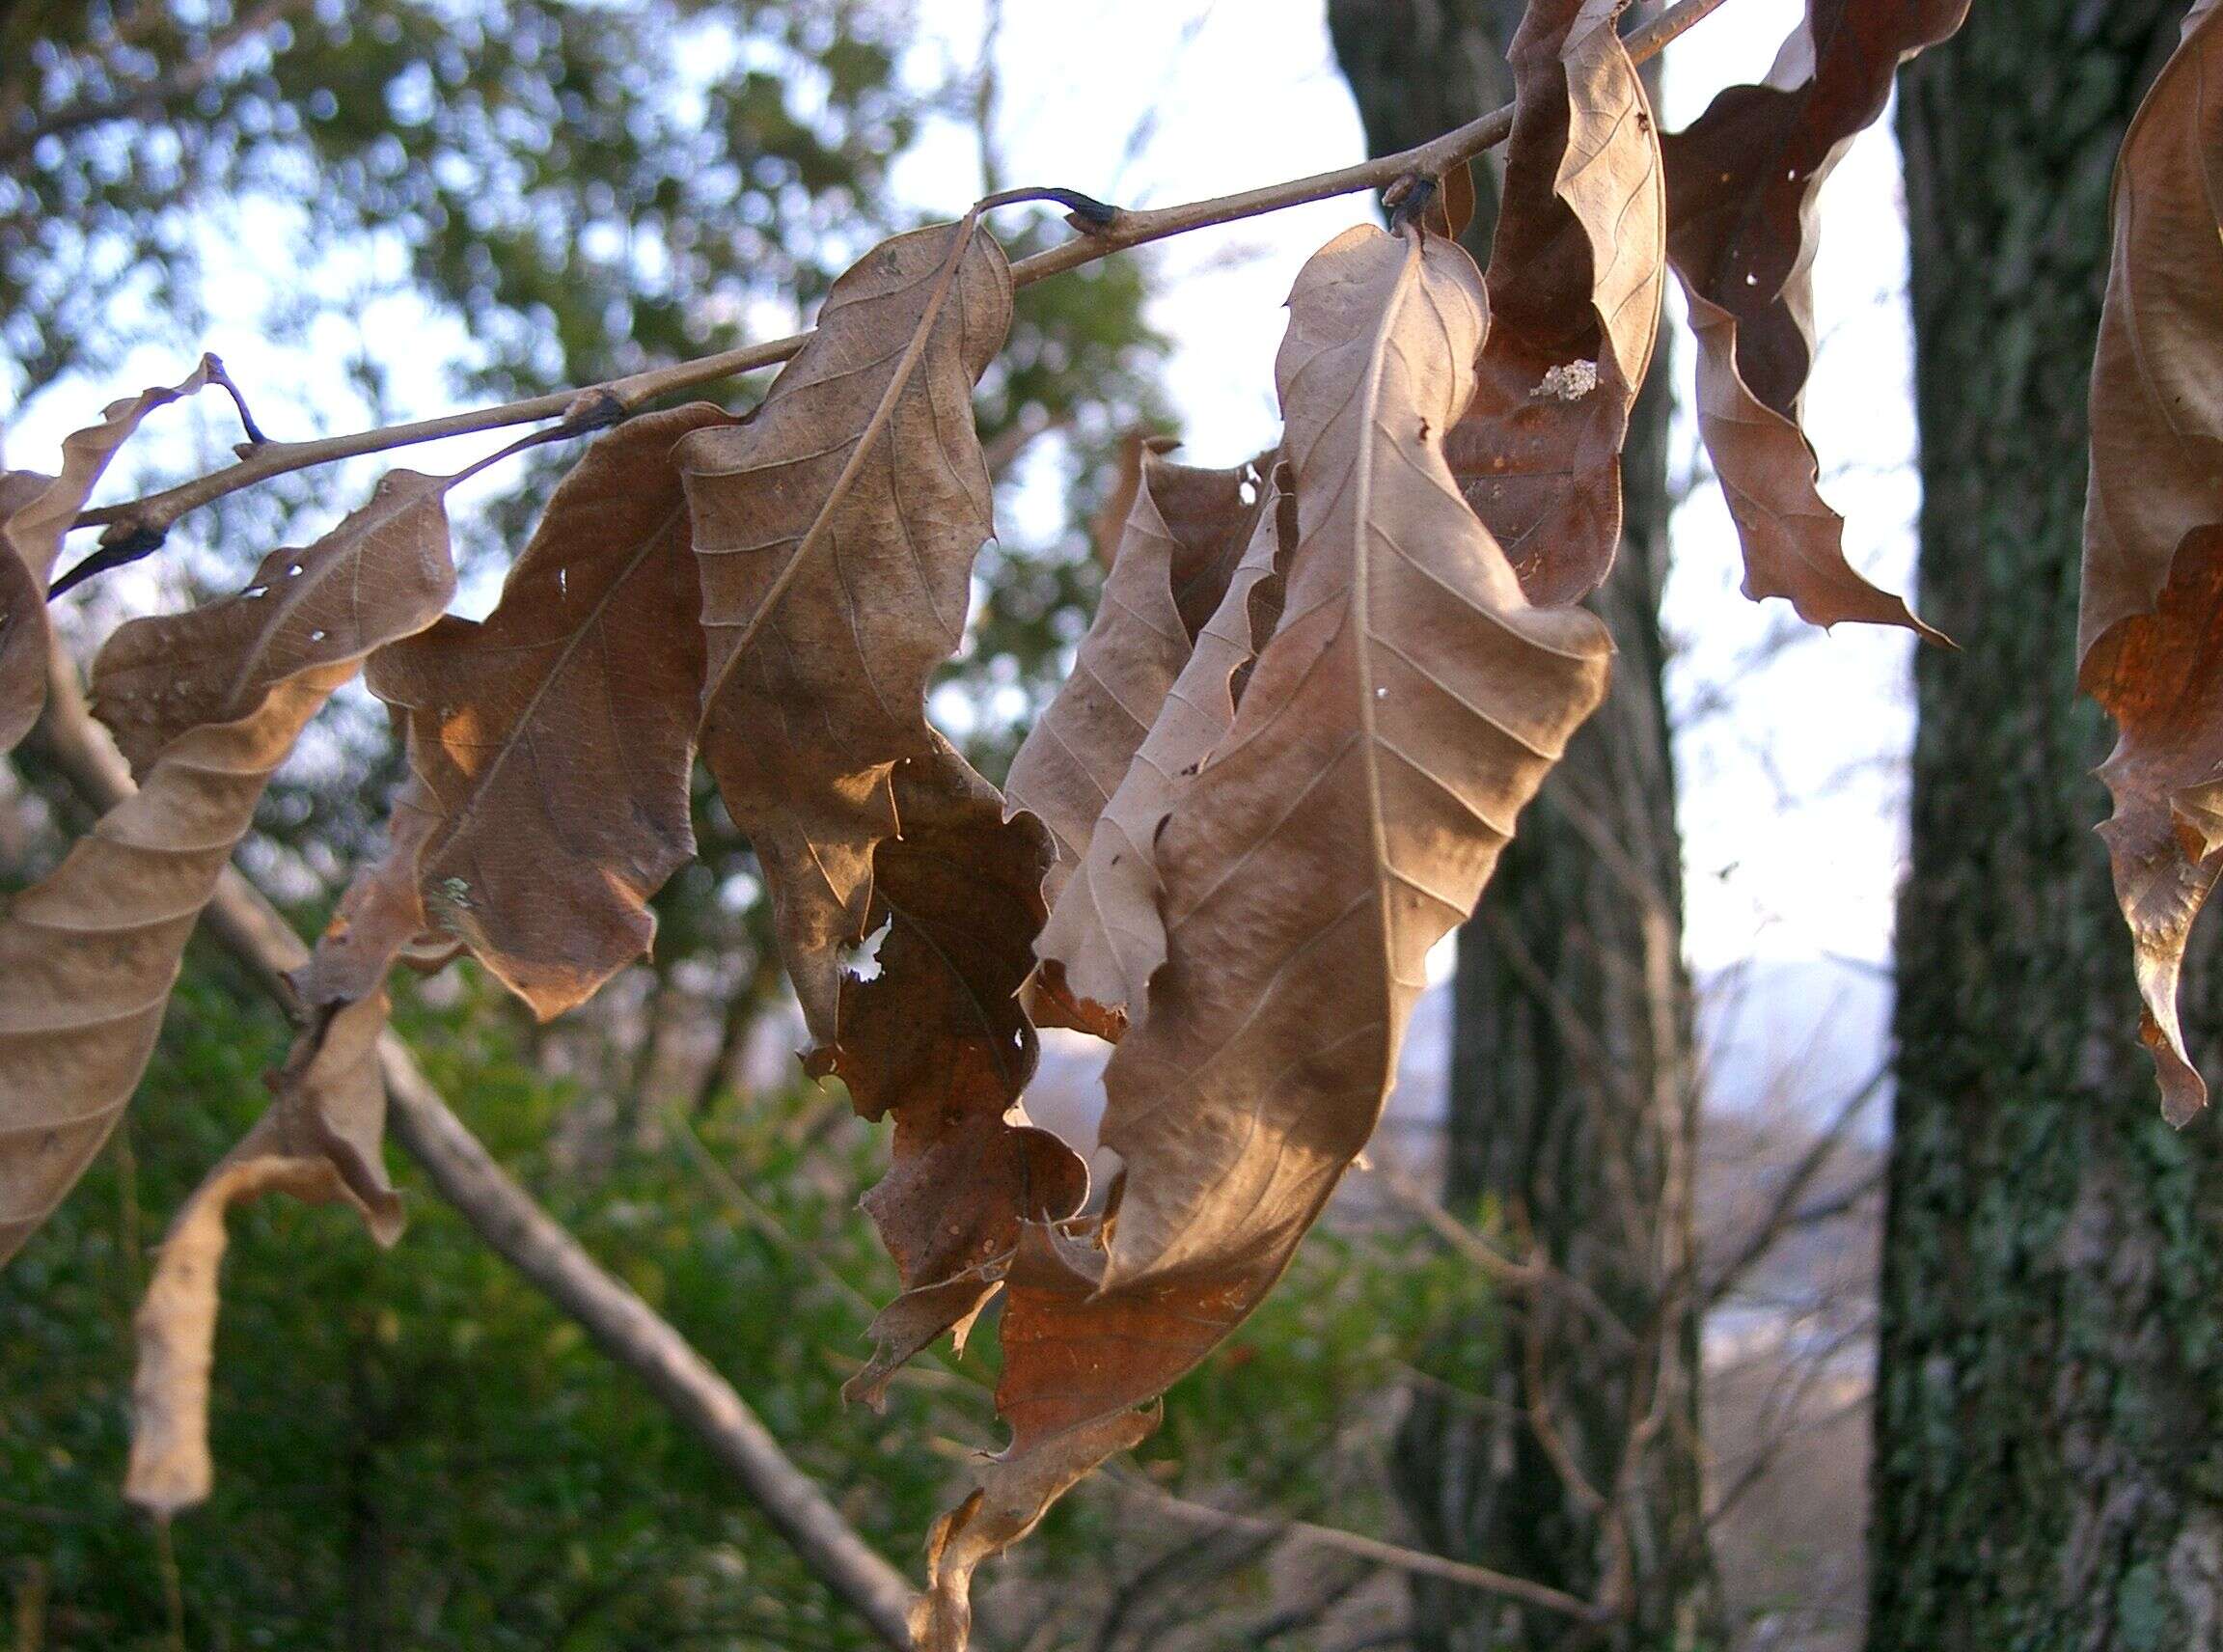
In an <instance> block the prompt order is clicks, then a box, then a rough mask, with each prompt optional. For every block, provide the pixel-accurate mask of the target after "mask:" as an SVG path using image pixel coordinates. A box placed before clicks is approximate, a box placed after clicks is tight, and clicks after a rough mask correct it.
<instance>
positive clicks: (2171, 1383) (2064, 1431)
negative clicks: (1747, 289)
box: [1869, 0, 2223, 1652]
mask: <svg viewBox="0 0 2223 1652" xmlns="http://www.w3.org/2000/svg"><path fill="white" fill-rule="evenodd" d="M2184 10H2185V7H2184V3H2183V0H2111V3H2110V4H2107V5H2093V4H2089V3H2088V0H2016V3H2015V4H2013V5H2002V4H1997V3H1996V0H1978V4H1977V5H1976V6H1975V7H1974V9H1973V12H1972V14H1971V15H1970V17H1969V20H1968V24H1967V27H1966V29H1965V30H1964V31H1963V32H1962V35H1961V36H1960V37H1959V38H1958V39H1956V40H1954V41H1951V42H1949V43H1948V44H1947V45H1945V46H1943V47H1940V48H1938V49H1937V50H1935V51H1932V52H1930V53H1929V54H1927V55H1926V56H1925V57H1924V58H1922V59H1921V60H1920V61H1919V62H1918V63H1916V64H1915V65H1914V66H1912V68H1911V69H1909V71H1908V72H1907V76H1906V78H1905V80H1904V82H1903V85H1902V90H1901V105H1900V115H1899V129H1900V135H1901V143H1902V146H1903V148H1904V151H1905V153H1906V162H1907V201H1908V208H1909V216H1910V219H1911V223H1912V257H1913V271H1912V276H1913V306H1914V329H1915V339H1916V363H1917V366H1916V396H1917V401H1918V405H1919V412H1920V418H1921V427H1922V449H1923V453H1922V480H1923V488H1924V504H1923V510H1922V564H1921V581H1920V583H1921V595H1922V599H1923V605H1924V608H1925V610H1926V612H1927V613H1928V615H1929V617H1930V618H1931V620H1934V621H1935V622H1936V623H1938V624H1940V625H1942V626H1943V627H1944V628H1945V629H1946V630H1947V631H1948V632H1950V633H1951V634H1952V635H1953V636H1954V637H1956V638H1957V639H1958V640H1959V642H1960V644H1961V646H1962V651H1961V652H1960V653H1957V654H1952V653H1946V652H1943V651H1940V650H1935V649H1933V650H1925V651H1924V653H1923V655H1922V657H1921V659H1920V660H1919V661H1918V662H1917V666H1916V672H1915V682H1916V687H1917V693H1918V696H1919V702H1920V713H1921V722H1920V732H1919V735H1918V738H1917V741H1916V746H1915V755H1914V779H1913V821H1912V864H1911V867H1910V869H1909V876H1908V879H1907V886H1906V889H1905V892H1904V894H1903V896H1902V899H1901V903H1900V916H1899V944H1898V969H1899V1008H1898V1013H1897V1031H1898V1037H1899V1042H1900V1056H1899V1067H1898V1100H1897V1117H1896V1135H1895V1143H1894V1148H1893V1156H1892V1167H1891V1178H1890V1197H1889V1209H1888V1215H1887V1218H1886V1228H1885V1238H1884V1262H1883V1275H1882V1281H1881V1293H1880V1313H1881V1323H1880V1339H1881V1354H1880V1384H1879V1394H1878V1418H1877V1443H1878V1449H1877V1460H1876V1471H1875V1490H1876V1498H1875V1515H1874V1524H1873V1532H1872V1556H1873V1566H1872V1578H1873V1582H1872V1584H1871V1590H1872V1597H1873V1598H1872V1611H1871V1618H1870V1630H1869V1645H1870V1648H1871V1652H2007V1649H2013V1652H2071V1649H2074V1652H2164V1649H2166V1652H2216V1649H2218V1648H2223V1130H2219V1127H2218V1124H2217V1122H2216V1121H2215V1120H2214V1119H2212V1118H2206V1119H2201V1120H2198V1121H2196V1122H2194V1123H2193V1125H2192V1126H2191V1127H2190V1128H2189V1129H2188V1130H2186V1131H2185V1132H2184V1133H2183V1134H2182V1135H2181V1136H2180V1135H2174V1134H2172V1133H2171V1132H2170V1131H2169V1130H2168V1129H2167V1128H2166V1127H2164V1125H2163V1124H2162V1122H2161V1119H2160V1117H2159V1115H2158V1110H2157V1107H2156V1102H2155V1096H2154V1086H2153V1078H2152V1073H2151V1070H2150V1068H2149V1066H2148V1063H2147V1061H2146V1059H2145V1057H2144V1055H2143V1053H2142V1052H2141V1051H2140V1050H2139V1048H2138V1046H2137V1043H2136V1041H2135V1039H2134V1038H2133V1037H2132V1035H2131V1033H2132V1029H2133V1027H2134V1026H2135V1024H2136V1002H2135V999H2134V997H2133V995H2132V992H2131V977H2130V960H2129V948H2128V944H2127V940H2126V938H2125V936H2124V933H2123V930H2122V925H2121V922H2120V921H2119V920H2118V918H2117V916H2116V913H2115V908H2114V902H2113V899H2112V896H2111V895H2110V891H2109V886H2108V874H2107V866H2106V859H2105V856H2104V854H2103V852H2102V848H2101V845H2100V840H2098V839H2097V838H2095V837H2094V836H2093V833H2092V827H2093V824H2094V822H2096V821H2098V820H2100V819H2101V818H2102V817H2103V816H2104V814H2105V813H2106V810H2107V800H2106V797H2105V795H2104V793H2103V792H2102V790H2101V788H2100V785H2099V784H2098V782H2096V781H2095V780H2093V779H2092V778H2091V776H2090V770H2091V769H2092V767H2093V765H2094V764H2095V763H2097V762H2098V761H2099V759H2100V757H2102V756H2103V755H2104V754H2105V752H2106V750H2107V746H2108V744H2109V730H2107V728H2106V726H2105V719H2104V718H2103V717H2102V716H2101V715H2100V712H2099V710H2098V709H2097V708H2096V707H2095V706H2094V705H2092V704H2091V702H2087V701H2082V700H2079V699H2077V698H2076V696H2075V692H2074V675H2075V662H2074V639H2075V628H2076V592H2077V574H2076V567H2077V557H2078V548H2079V542H2080V538H2081V523H2082V516H2083V505H2084V477H2085V436H2086V425H2085V397H2086V380H2087V375H2088V373H2089V372H2090V364H2091V360H2092V351H2093V344H2094V336H2095V330H2096V328H2097V325H2098V321H2099V316H2100V298H2101V292H2102V288H2103V283H2104V280H2105V273H2106V264H2107V254H2108V215H2107V189H2108V179H2109V175H2110V171H2111V168H2112V166H2113V162H2114V157H2115V152H2116V150H2117V148H2118V147H2119V145H2120V143H2121V140H2122V136H2123V131H2124V128H2125V126H2126V124H2127V122H2128V120H2129V117H2130V114H2131V112H2132V110H2133V108H2134V107H2135V105H2136V101H2137V97H2138V96H2139V94H2140V93H2141V92H2142V91H2143V89H2144V87H2145V86H2146V84H2147V83H2148V81H2149V80H2150V79H2151V77H2152V75H2153V73H2154V69H2157V68H2158V67H2159V64H2160V62H2161V60H2162V58H2163V57H2164V56H2165V55H2166V53H2167V51H2168V49H2169V48H2170V46H2171V45H2172V44H2173V43H2174V41H2175V39H2176V34H2177V26H2178V23H2179V22H2180V20H2181V19H2182V15H2183V13H2184ZM2209 940H2210V942H2211V940H2212V934H2211V933H2210V937H2209ZM2215 965H2216V953H2215V949H2214V947H2213V946H2212V944H2209V945H2207V946H2204V947H2202V948H2201V949H2200V950H2198V952H2197V953H2196V955H2195V957H2194V959H2193V961H2192V968H2191V972H2190V977H2189V981H2188V990H2187V993H2186V1009H2187V1018H2188V1021H2189V1023H2190V1025H2191V1027H2192V1029H2193V1030H2194V1032H2195V1033H2196V1035H2197V1036H2198V1039H2199V1042H2200V1043H2201V1044H2203V1045H2204V1049H2197V1050H2196V1053H2197V1054H2202V1055H2204V1056H2205V1058H2206V1060H2205V1065H2206V1067H2207V1070H2208V1071H2209V1073H2210V1074H2212V1073H2214V1072H2215V1071H2216V1070H2217V1059H2218V1054H2219V1052H2218V1048H2217V1040H2216V1034H2217V1033H2218V1031H2219V1030H2223V973H2219V972H2218V971H2217V969H2216V967H2215Z"/></svg>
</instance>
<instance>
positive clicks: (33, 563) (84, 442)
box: [0, 356, 216, 752]
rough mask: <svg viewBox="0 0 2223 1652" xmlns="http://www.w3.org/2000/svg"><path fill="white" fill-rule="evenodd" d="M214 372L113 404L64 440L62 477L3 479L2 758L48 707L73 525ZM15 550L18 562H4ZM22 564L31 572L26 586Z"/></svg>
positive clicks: (204, 365) (212, 362)
mask: <svg viewBox="0 0 2223 1652" xmlns="http://www.w3.org/2000/svg"><path fill="white" fill-rule="evenodd" d="M215 371H216V358H215V357H214V356H203V357H202V358H201V365H200V366H199V367H197V368H195V369H194V370H193V371H192V372H190V373H188V374H186V376H185V377H184V378H182V379H180V380H178V383H176V384H173V385H162V386H154V387H152V388H150V389H147V390H142V391H141V392H140V393H139V394H138V395H137V396H131V397H125V398H124V399H122V400H120V401H112V402H110V403H109V404H108V406H107V407H106V409H104V410H103V411H102V413H101V415H100V423H98V424H97V425H88V426H87V427H85V428H83V429H81V430H74V431H71V432H70V433H69V435H68V436H65V437H64V438H63V439H62V471H61V474H60V475H59V476H37V475H35V474H34V473H32V472H29V471H15V472H13V473H11V474H9V475H6V476H0V752H8V751H13V750H14V747H15V745H16V743H17V742H18V741H20V740H21V739H22V738H23V736H24V735H25V734H27V733H29V732H30V731H31V726H32V725H33V724H34V723H36V722H38V721H39V713H40V712H41V710H42V709H43V708H44V706H45V704H46V656H47V651H48V649H49V647H51V644H50V642H49V636H50V632H49V627H48V625H47V621H46V588H47V586H48V585H49V584H51V583H52V581H53V578H54V564H55V562H56V561H57V560H58V559H59V558H60V557H61V555H62V541H63V539H64V538H65V537H68V535H69V525H70V524H71V523H72V522H74V521H75V520H76V519H77V513H78V512H79V511H81V510H83V509H85V504H86V501H88V500H89V499H91V498H92V497H93V489H94V488H95V487H96V486H98V485H99V482H100V478H101V476H102V475H103V474H104V473H105V472H106V471H107V469H108V463H109V461H110V460H111V459H113V458H114V457H115V456H116V454H117V453H118V451H119V450H120V449H122V447H123V446H124V443H125V442H127V441H129V440H130V439H131V437H132V435H133V433H134V432H136V431H137V430H138V428H139V427H140V425H141V424H142V423H143V422H144V421H145V420H146V418H147V415H148V414H150V413H151V412H153V411H154V410H155V409H156V408H157V407H166V406H168V405H169V404H170V403H171V402H173V401H176V400H178V399H181V398H183V397H187V396H191V395H192V394H193V393H194V392H196V391H198V390H200V389H202V388H203V387H205V386H206V385H207V384H208V383H209V382H211V377H212V374H213V373H214V372H215ZM11 550H13V551H14V556H7V555H5V554H4V553H6V552H8V551H11ZM17 564H20V565H21V566H22V567H23V568H24V569H27V570H28V572H29V579H28V581H26V579H25V577H24V575H23V574H22V573H18V572H17V571H16V568H17Z"/></svg>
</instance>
